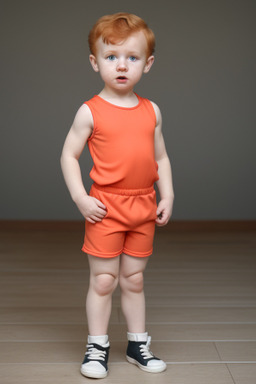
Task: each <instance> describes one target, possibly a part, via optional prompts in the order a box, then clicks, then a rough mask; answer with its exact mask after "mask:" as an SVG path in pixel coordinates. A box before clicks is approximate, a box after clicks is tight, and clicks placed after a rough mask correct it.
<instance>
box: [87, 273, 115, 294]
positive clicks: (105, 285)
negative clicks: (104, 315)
mask: <svg viewBox="0 0 256 384" xmlns="http://www.w3.org/2000/svg"><path fill="white" fill-rule="evenodd" d="M90 284H91V286H92V288H93V289H94V291H95V292H96V293H97V294H98V295H99V296H106V295H109V294H111V293H113V292H114V290H115V289H116V287H117V284H118V278H117V277H116V276H114V275H111V274H108V273H102V274H100V275H97V276H93V277H92V278H91V283H90Z"/></svg>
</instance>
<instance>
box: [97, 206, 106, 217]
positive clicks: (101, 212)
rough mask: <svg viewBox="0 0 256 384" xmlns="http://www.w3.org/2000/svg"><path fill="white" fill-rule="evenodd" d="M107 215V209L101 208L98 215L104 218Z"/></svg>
mask: <svg viewBox="0 0 256 384" xmlns="http://www.w3.org/2000/svg"><path fill="white" fill-rule="evenodd" d="M106 214H107V211H106V209H102V208H99V209H98V211H97V215H101V216H103V217H104V216H106Z"/></svg>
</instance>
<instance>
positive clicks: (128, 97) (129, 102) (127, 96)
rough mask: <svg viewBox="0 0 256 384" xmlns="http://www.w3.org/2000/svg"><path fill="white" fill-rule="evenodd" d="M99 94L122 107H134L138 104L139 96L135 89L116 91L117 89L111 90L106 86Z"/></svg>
mask: <svg viewBox="0 0 256 384" xmlns="http://www.w3.org/2000/svg"><path fill="white" fill-rule="evenodd" d="M99 96H100V97H101V98H102V99H104V100H106V101H108V102H110V103H112V104H115V105H119V106H121V107H134V106H136V105H137V104H138V98H137V96H136V95H135V93H134V92H133V90H131V91H129V92H127V91H126V92H116V91H115V90H112V89H111V90H110V89H108V88H106V87H105V88H103V90H102V91H101V92H100V93H99Z"/></svg>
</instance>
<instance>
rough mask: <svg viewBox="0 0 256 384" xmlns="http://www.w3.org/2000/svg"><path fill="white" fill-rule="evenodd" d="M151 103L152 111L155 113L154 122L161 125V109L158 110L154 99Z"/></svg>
mask: <svg viewBox="0 0 256 384" xmlns="http://www.w3.org/2000/svg"><path fill="white" fill-rule="evenodd" d="M150 102H151V104H152V107H153V108H154V111H155V114H156V124H157V125H161V123H162V115H161V111H160V108H159V107H158V105H157V104H156V103H154V101H151V100H150Z"/></svg>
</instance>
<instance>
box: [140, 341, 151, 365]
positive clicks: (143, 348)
mask: <svg viewBox="0 0 256 384" xmlns="http://www.w3.org/2000/svg"><path fill="white" fill-rule="evenodd" d="M150 343H151V337H150V336H149V337H148V341H147V344H141V345H140V352H141V355H142V356H143V359H144V360H147V359H152V357H154V355H153V353H152V352H151V351H150V350H149V346H150Z"/></svg>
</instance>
